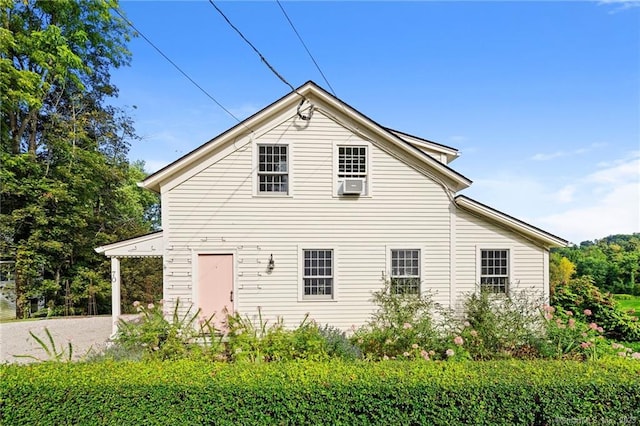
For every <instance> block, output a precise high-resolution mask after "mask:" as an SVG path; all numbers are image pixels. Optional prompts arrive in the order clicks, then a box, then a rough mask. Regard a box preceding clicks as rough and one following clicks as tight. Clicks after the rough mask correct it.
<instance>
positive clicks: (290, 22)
mask: <svg viewBox="0 0 640 426" xmlns="http://www.w3.org/2000/svg"><path fill="white" fill-rule="evenodd" d="M276 2H277V3H278V6H280V10H282V13H283V14H284V17H285V18H287V21H289V25H291V28H292V29H293V32H294V33H296V35H297V36H298V40H300V43H302V46H304V50H306V51H307V54H308V55H309V57H310V58H311V60H312V61H313V64H314V65H315V66H316V68H317V69H318V71H319V72H320V75H321V76H322V78H323V79H324V82H325V83H327V86H329V89H331V93H333V96H335V97H336V98H337V97H338V96H337V95H336V92H335V90H333V87H332V86H331V83H329V80H327V77H326V76H325V75H324V73H323V72H322V70H321V69H320V65H318V62H317V61H316V60H315V58H314V57H313V55H312V54H311V52H310V51H309V48H308V47H307V45H306V44H305V42H304V40H302V36H301V35H300V33H298V30H296V27H295V26H294V25H293V22H292V21H291V18H289V15H287V12H286V11H285V10H284V7H282V4H281V3H280V0H276Z"/></svg>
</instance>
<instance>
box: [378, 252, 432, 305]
mask: <svg viewBox="0 0 640 426" xmlns="http://www.w3.org/2000/svg"><path fill="white" fill-rule="evenodd" d="M398 251H405V252H406V251H409V252H414V251H417V252H418V275H417V276H414V275H394V267H393V253H394V252H398ZM387 253H388V254H387V255H388V262H387V263H388V265H387V267H388V271H389V272H388V274H387V276H388V278H389V282H390V284H391V287H393V284H392V282H393V280H394V279H410V278H417V290H418V292H417V293H394V292H393V288H390V289H389V290H390V291H391V292H392V294H403V295H405V294H406V295H415V296H420V295H421V294H422V277H423V274H424V260H423V253H424V250H423V249H422V248H421V247H416V246H410V245H405V246H393V247H388V248H387Z"/></svg>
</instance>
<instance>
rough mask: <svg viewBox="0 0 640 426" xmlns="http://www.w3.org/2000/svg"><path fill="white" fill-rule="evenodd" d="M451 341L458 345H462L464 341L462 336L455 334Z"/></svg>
mask: <svg viewBox="0 0 640 426" xmlns="http://www.w3.org/2000/svg"><path fill="white" fill-rule="evenodd" d="M453 343H455V344H456V345H458V346H462V344H463V343H464V339H463V338H462V336H456V337H455V338H454V339H453Z"/></svg>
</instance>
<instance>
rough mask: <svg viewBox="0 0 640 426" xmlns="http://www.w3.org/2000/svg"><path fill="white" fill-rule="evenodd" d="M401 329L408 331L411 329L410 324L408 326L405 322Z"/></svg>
mask: <svg viewBox="0 0 640 426" xmlns="http://www.w3.org/2000/svg"><path fill="white" fill-rule="evenodd" d="M402 328H404V329H405V330H409V329H410V328H412V327H411V324H409V323H408V322H405V323H404V324H402Z"/></svg>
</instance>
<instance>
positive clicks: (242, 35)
mask: <svg viewBox="0 0 640 426" xmlns="http://www.w3.org/2000/svg"><path fill="white" fill-rule="evenodd" d="M209 3H210V4H211V6H213V8H214V9H215V10H217V11H218V13H219V14H220V16H222V18H224V20H225V21H226V22H227V24H229V26H230V27H231V28H233V29H234V31H235V32H236V33H238V35H239V36H240V38H241V39H242V40H244V41H245V42H246V43H247V44H248V45H249V46H250V47H251V49H253V51H254V52H256V54H257V55H258V56H259V57H260V60H261V61H262V62H263V63H264V64H265V65H266V66H267V68H269V70H270V71H271V72H272V73H273V74H275V76H276V77H278V78H279V79H280V81H282V82H283V83H284V84H286V85H287V86H289V87H290V88H291V91H292V92H296V93H297V94H298V95H299V96H300V97H301V98H302V99H305V97H304V96H302V95H301V94H300V93H299V92H298V90H297V89H296V88H295V87H293V86H292V85H291V83H289V82H288V81H287V80H286V79H285V78H284V77H283V76H282V74H280V73H279V72H278V71H277V70H276V69H275V68H274V67H273V65H271V64H270V63H269V61H267V59H266V58H265V57H264V55H263V54H262V53H260V51H259V50H258V48H257V47H255V46H254V45H253V43H251V42H250V41H249V40H248V39H247V38H246V37H245V36H244V34H242V32H241V31H240V30H239V29H238V27H236V26H235V25H233V23H232V22H231V21H230V20H229V18H227V15H225V14H224V12H223V11H222V10H220V8H219V7H218V6H217V5H216V4H215V2H214V1H213V0H209Z"/></svg>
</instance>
